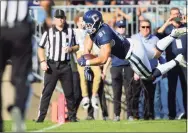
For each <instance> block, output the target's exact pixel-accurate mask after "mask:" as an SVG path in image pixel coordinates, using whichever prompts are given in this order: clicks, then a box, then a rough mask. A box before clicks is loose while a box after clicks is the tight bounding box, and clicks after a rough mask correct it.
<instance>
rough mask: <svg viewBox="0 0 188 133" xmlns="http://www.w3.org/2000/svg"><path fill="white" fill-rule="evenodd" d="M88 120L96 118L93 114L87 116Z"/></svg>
mask: <svg viewBox="0 0 188 133" xmlns="http://www.w3.org/2000/svg"><path fill="white" fill-rule="evenodd" d="M86 120H95V119H94V117H93V116H87V118H86Z"/></svg>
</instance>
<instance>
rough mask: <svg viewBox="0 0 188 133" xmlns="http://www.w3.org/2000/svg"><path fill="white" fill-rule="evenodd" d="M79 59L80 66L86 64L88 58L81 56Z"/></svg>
mask: <svg viewBox="0 0 188 133" xmlns="http://www.w3.org/2000/svg"><path fill="white" fill-rule="evenodd" d="M77 61H78V64H79V65H80V66H86V59H85V58H84V56H81V57H80V58H79V59H78V60H77Z"/></svg>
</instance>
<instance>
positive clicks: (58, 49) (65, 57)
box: [39, 26, 76, 61]
mask: <svg viewBox="0 0 188 133" xmlns="http://www.w3.org/2000/svg"><path fill="white" fill-rule="evenodd" d="M74 45H76V41H75V36H74V33H73V30H72V29H71V28H65V29H63V30H62V31H59V30H58V29H57V28H56V27H55V26H54V27H52V28H50V29H49V30H48V31H45V32H44V33H43V35H42V38H41V41H40V43H39V47H41V48H45V49H46V56H47V59H49V60H53V61H69V60H70V54H69V53H65V52H64V51H63V49H62V48H63V47H66V46H70V47H71V46H74Z"/></svg>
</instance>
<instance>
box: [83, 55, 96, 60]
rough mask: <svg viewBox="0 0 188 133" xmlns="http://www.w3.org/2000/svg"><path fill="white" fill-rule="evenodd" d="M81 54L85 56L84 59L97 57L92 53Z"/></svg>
mask: <svg viewBox="0 0 188 133" xmlns="http://www.w3.org/2000/svg"><path fill="white" fill-rule="evenodd" d="M83 56H84V58H85V59H86V60H91V59H94V58H96V57H97V56H96V55H93V54H85V55H83Z"/></svg>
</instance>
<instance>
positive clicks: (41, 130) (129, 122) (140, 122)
mask: <svg viewBox="0 0 188 133" xmlns="http://www.w3.org/2000/svg"><path fill="white" fill-rule="evenodd" d="M177 121H178V122H187V120H152V121H144V120H139V121H125V123H123V124H124V125H132V124H146V123H149V124H154V123H164V124H165V123H176V122H177ZM109 122H110V121H109ZM111 122H112V123H113V121H111ZM115 123H116V122H115ZM63 124H64V123H60V124H55V125H52V126H50V127H46V128H43V129H40V130H36V131H29V132H45V131H48V130H51V129H55V128H58V127H60V126H61V125H63ZM83 124H84V123H83ZM101 124H105V125H106V123H101Z"/></svg>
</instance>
